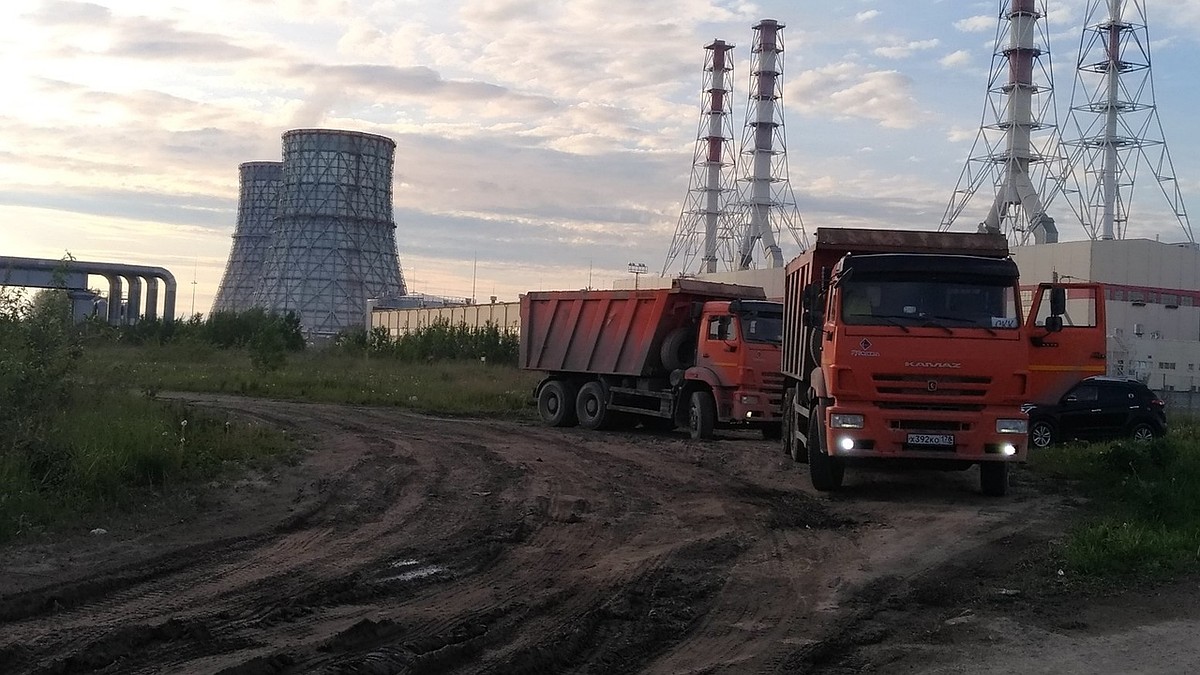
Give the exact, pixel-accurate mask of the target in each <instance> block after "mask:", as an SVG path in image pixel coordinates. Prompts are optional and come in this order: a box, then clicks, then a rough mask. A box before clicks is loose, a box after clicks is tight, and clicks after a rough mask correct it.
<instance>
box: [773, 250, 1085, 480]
mask: <svg viewBox="0 0 1200 675" xmlns="http://www.w3.org/2000/svg"><path fill="white" fill-rule="evenodd" d="M1101 291H1102V289H1101V288H1100V287H1099V286H1098V285H1096V284H1042V285H1041V286H1039V287H1037V288H1036V289H1027V290H1026V292H1025V293H1024V295H1025V296H1026V297H1028V298H1029V299H1030V300H1032V307H1031V310H1030V312H1029V313H1028V315H1025V314H1023V312H1022V295H1023V294H1022V290H1021V287H1020V285H1019V283H1018V273H1017V266H1016V264H1015V263H1014V262H1013V261H1012V259H1011V258H1010V257H1009V252H1008V243H1007V241H1006V240H1005V238H1004V237H1003V236H1001V235H999V234H975V233H952V232H912V231H893V230H858V229H837V228H820V229H818V230H817V236H816V243H815V245H814V246H813V247H812V248H810V249H809V250H808V251H806V252H805V253H803V254H802V255H800V256H799V257H797V258H796V259H795V260H793V261H792V262H791V263H790V264H789V265H788V266H787V271H786V278H785V291H784V330H783V358H782V371H783V374H784V380H785V381H784V403H783V406H784V410H785V414H784V428H783V444H784V450H785V451H786V452H788V453H789V454H791V456H792V457H793V458H794V459H795V460H796V461H799V462H808V464H809V473H810V476H811V480H812V483H813V486H814V487H816V488H817V489H818V490H834V489H837V488H839V487H840V486H841V484H842V478H843V474H844V469H845V467H846V466H851V465H855V464H864V465H869V464H871V463H880V462H882V463H887V464H891V465H901V464H911V465H913V466H916V467H925V468H936V469H965V468H969V467H970V466H972V465H975V464H978V465H979V467H980V485H981V488H982V490H983V492H984V493H986V494H992V495H1002V494H1004V493H1005V492H1006V491H1007V488H1008V468H1009V465H1010V464H1011V463H1012V462H1018V461H1022V460H1024V458H1025V456H1026V451H1027V432H1028V430H1027V423H1028V421H1027V418H1026V416H1025V415H1024V414H1023V413H1022V412H1021V405H1022V404H1023V403H1026V402H1030V401H1041V400H1048V399H1053V398H1055V397H1057V396H1058V395H1060V394H1061V393H1062V392H1063V391H1065V389H1066V388H1067V387H1069V386H1070V385H1071V384H1072V383H1074V382H1075V381H1078V380H1079V379H1080V378H1082V377H1084V376H1086V375H1090V374H1096V373H1097V372H1103V371H1104V356H1105V336H1104V315H1103V312H1104V303H1103V296H1102V293H1101ZM1068 297H1071V301H1070V302H1071V304H1070V307H1069V308H1068ZM1089 297H1090V298H1091V300H1090V301H1088V300H1087V298H1089ZM1068 309H1070V311H1068Z"/></svg>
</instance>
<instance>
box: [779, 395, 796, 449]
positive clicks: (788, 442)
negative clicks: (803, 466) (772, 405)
mask: <svg viewBox="0 0 1200 675" xmlns="http://www.w3.org/2000/svg"><path fill="white" fill-rule="evenodd" d="M795 402H796V390H795V389H785V390H784V392H783V403H782V404H781V408H782V409H781V410H780V411H779V412H780V414H782V415H783V422H782V425H783V426H782V428H781V429H780V432H779V435H780V437H781V438H782V439H783V442H782V443H781V445H782V446H783V454H785V455H788V456H790V457H791V458H792V459H794V460H796V461H797V462H798V461H800V458H798V457H796V446H797V445H799V443H797V442H796V412H795V411H794V410H792V406H793V405H794V404H795Z"/></svg>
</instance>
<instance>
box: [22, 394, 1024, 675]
mask: <svg viewBox="0 0 1200 675" xmlns="http://www.w3.org/2000/svg"><path fill="white" fill-rule="evenodd" d="M200 404H202V405H212V406H215V407H223V408H226V409H231V410H235V409H236V410H239V411H243V412H245V413H246V414H249V415H252V416H255V417H257V418H259V419H264V420H269V421H271V422H272V423H276V424H280V425H286V426H288V427H289V428H291V429H295V430H296V431H297V433H301V434H305V435H306V436H308V437H311V438H312V439H313V446H314V450H313V451H312V452H310V453H309V455H308V457H306V459H305V460H304V463H303V464H302V467H301V468H302V469H303V470H304V472H305V475H307V476H310V477H311V483H309V484H308V485H309V486H310V488H311V489H310V490H309V492H308V493H306V496H305V499H306V501H305V502H304V504H303V508H302V511H301V512H298V513H296V514H293V515H291V516H289V517H288V518H285V519H283V520H280V521H279V522H277V523H275V524H273V525H272V526H271V527H269V528H267V529H266V530H265V531H263V532H259V533H257V534H253V535H249V536H245V537H241V538H230V539H221V538H215V539H212V540H210V541H209V542H200V543H191V544H190V545H189V546H185V547H181V548H179V549H178V550H176V551H174V552H169V553H166V554H164V555H162V556H160V557H158V558H155V559H152V560H151V561H150V562H148V563H144V564H134V565H126V566H124V567H122V566H120V565H115V566H112V567H110V568H109V569H108V570H102V571H101V572H100V573H99V574H98V575H97V578H96V579H94V580H88V581H85V582H80V583H75V584H72V583H66V584H59V585H54V584H50V585H47V586H46V587H43V588H41V589H35V590H34V591H31V592H29V593H27V594H17V595H13V596H9V597H3V598H0V634H2V635H4V636H5V637H4V638H3V640H4V641H7V642H8V643H7V644H3V643H0V670H3V671H5V672H36V671H38V670H39V669H40V670H43V671H44V672H61V673H75V672H92V671H94V670H98V669H99V670H103V669H105V668H107V669H109V670H112V669H113V668H115V667H117V666H116V664H119V670H120V672H122V673H139V672H145V673H151V672H159V671H163V670H169V671H178V672H230V673H243V674H259V673H308V672H339V673H358V672H361V673H439V672H445V673H460V672H461V673H476V672H506V673H507V672H514V673H552V672H561V671H562V670H571V671H574V672H597V673H600V672H635V671H645V672H662V673H676V672H714V671H718V670H721V669H723V668H747V669H750V670H752V671H755V672H769V671H772V670H786V667H787V666H789V664H797V663H809V664H811V663H815V662H816V661H815V660H814V658H813V657H812V655H813V654H816V653H817V652H818V651H819V650H820V649H821V647H820V645H824V644H833V643H832V642H830V640H831V639H832V638H831V637H830V636H831V635H833V634H836V631H838V630H841V628H839V626H841V624H839V621H842V620H843V619H842V617H844V616H846V615H847V614H848V613H850V612H851V611H852V609H853V608H852V607H850V606H849V605H847V604H846V603H847V602H848V599H850V598H856V597H859V596H860V595H861V593H863V591H862V589H864V588H869V587H870V586H871V583H872V582H873V581H874V580H877V579H879V578H881V577H882V576H883V575H885V574H892V573H897V572H898V573H900V574H902V575H903V574H905V573H909V572H912V571H913V570H920V569H926V568H927V567H928V566H929V565H932V564H934V563H935V562H936V561H937V560H938V556H940V555H951V554H953V552H954V549H953V547H950V548H946V547H943V548H942V549H941V550H933V551H931V552H929V553H927V554H925V555H924V556H922V555H914V553H913V547H916V546H918V545H919V542H916V543H912V544H905V543H896V541H895V539H896V538H897V537H896V536H895V535H898V534H899V531H898V529H899V528H900V527H909V526H911V527H912V530H913V531H914V532H916V535H915V536H917V537H926V538H929V537H934V538H936V536H937V535H938V534H939V532H938V530H939V528H941V529H942V530H946V531H948V532H950V533H954V534H957V535H959V536H962V537H964V541H966V542H968V543H969V542H970V541H972V537H974V538H976V539H978V538H980V537H985V536H986V535H985V534H984V533H983V532H981V529H982V528H984V527H993V528H994V527H996V526H998V525H1001V526H1002V525H1004V524H1005V523H1007V522H1011V521H1012V520H1013V519H1014V518H1017V517H1019V515H1020V514H1021V513H1022V509H1023V508H1026V507H1022V506H1020V505H1017V506H1015V507H1014V506H1011V505H1009V506H1006V507H1004V508H1001V509H999V511H998V512H997V513H996V514H995V515H994V516H988V517H985V518H983V519H982V521H981V522H973V521H972V520H971V515H972V514H971V512H972V511H978V505H976V504H969V505H967V506H966V507H965V508H964V507H963V505H961V504H957V503H956V502H955V500H956V499H958V497H956V496H951V497H949V498H943V497H939V498H935V499H934V500H933V501H932V504H925V503H917V504H915V505H914V504H912V503H911V498H909V497H905V496H904V495H903V494H901V496H900V498H899V499H891V498H889V497H884V498H880V499H875V500H874V501H872V500H870V499H862V500H854V499H847V500H843V499H828V498H823V497H822V498H818V497H814V496H812V495H811V494H809V493H807V492H804V491H802V490H799V489H797V486H796V484H798V483H800V481H801V476H800V472H799V471H797V470H796V469H795V467H793V466H792V465H791V464H790V461H789V462H788V463H783V462H782V461H781V460H780V458H779V457H778V452H777V449H776V448H774V447H773V446H768V445H767V444H764V443H761V442H749V443H747V442H743V441H738V440H728V441H719V442H716V443H712V444H697V443H694V442H692V441H690V440H687V439H684V438H681V437H679V436H677V435H661V434H641V433H636V432H635V433H630V434H621V433H615V434H597V433H588V432H584V431H581V430H559V429H546V428H542V427H528V426H522V425H520V424H514V423H510V422H503V421H490V420H444V419H437V418H432V417H423V416H417V415H412V414H409V413H404V412H400V411H394V410H387V409H373V408H358V407H339V406H329V405H314V404H298V403H286V402H272V401H261V400H243V399H236V398H230V397H208V398H204V397H201V399H200ZM901 492H902V491H901ZM941 511H950V512H951V513H950V515H942V516H937V514H938V513H939V512H941ZM923 521H929V522H926V523H925V524H924V525H923V526H918V525H920V524H921V523H922V522H923ZM892 522H894V523H897V524H898V525H897V529H896V531H891V530H889V528H888V527H887V526H886V524H887V523H892ZM931 533H932V534H931ZM182 540H183V541H186V537H185V536H184V537H182ZM847 569H851V573H849V574H848V573H847V572H846V570H847ZM906 570H907V572H906ZM56 597H65V598H68V599H67V601H66V602H60V603H59V604H57V605H55V604H53V603H50V602H49V600H50V599H52V598H56ZM855 607H857V606H855ZM855 611H857V610H855ZM181 626H182V627H186V630H183V629H181V628H180V627H181ZM831 631H833V633H831Z"/></svg>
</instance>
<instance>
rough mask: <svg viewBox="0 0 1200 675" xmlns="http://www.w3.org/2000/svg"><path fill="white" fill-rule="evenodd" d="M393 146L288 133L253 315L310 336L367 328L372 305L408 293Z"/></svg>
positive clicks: (325, 132) (361, 138) (340, 135)
mask: <svg viewBox="0 0 1200 675" xmlns="http://www.w3.org/2000/svg"><path fill="white" fill-rule="evenodd" d="M395 147H396V143H395V142H394V141H392V139H390V138H386V137H384V136H377V135H374V134H365V133H359V132H352V131H336V130H329V129H296V130H292V131H288V132H286V133H284V134H283V183H282V187H281V189H280V196H279V210H278V214H277V216H276V219H275V228H274V231H273V233H272V240H271V244H270V249H269V251H268V255H267V258H266V261H265V263H264V265H263V280H262V286H261V287H260V289H259V292H258V293H257V294H256V295H255V303H256V305H257V306H261V307H264V308H266V309H268V310H270V311H273V312H279V313H283V312H296V313H297V314H298V315H299V317H300V321H301V324H302V326H303V327H304V330H305V331H306V332H307V333H308V334H310V335H316V336H331V335H335V334H337V333H338V332H339V331H341V330H344V329H346V328H352V327H357V326H362V325H363V317H364V314H365V312H366V307H367V300H368V299H371V298H394V297H398V296H401V295H404V294H405V285H404V277H403V275H402V273H401V271H400V261H399V256H398V255H397V252H396V232H395V230H396V225H395V221H394V218H393V215H392V167H393V161H394V154H395Z"/></svg>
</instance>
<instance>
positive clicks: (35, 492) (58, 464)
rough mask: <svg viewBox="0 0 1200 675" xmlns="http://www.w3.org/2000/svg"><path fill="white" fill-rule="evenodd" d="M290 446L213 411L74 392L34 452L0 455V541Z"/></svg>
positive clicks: (275, 434) (263, 429)
mask: <svg viewBox="0 0 1200 675" xmlns="http://www.w3.org/2000/svg"><path fill="white" fill-rule="evenodd" d="M292 448H293V444H292V443H291V442H290V441H289V440H288V438H287V436H286V434H284V433H283V432H282V431H280V430H278V429H274V428H271V427H268V426H265V425H261V424H257V423H254V422H249V421H246V420H242V419H237V418H234V417H229V416H226V415H224V414H221V413H215V412H211V411H207V410H196V409H192V408H189V407H187V406H184V405H182V404H178V403H165V402H161V401H153V400H149V399H147V398H145V397H142V396H137V395H134V394H131V393H124V392H118V391H102V392H100V393H99V394H98V395H96V396H94V397H88V398H86V399H84V398H82V397H79V396H78V395H77V396H76V397H74V398H73V400H72V401H71V403H70V404H68V406H66V407H65V408H64V409H63V410H61V411H59V412H58V413H57V414H56V415H55V416H54V417H53V419H52V420H51V422H50V425H49V432H48V434H47V436H46V438H45V439H44V441H43V443H41V444H40V445H39V446H38V447H37V448H36V449H35V450H32V451H29V452H25V453H7V454H4V455H3V456H0V541H2V540H5V539H9V538H11V537H13V536H17V535H20V534H27V533H31V532H38V531H42V530H44V529H46V528H51V527H56V526H60V525H62V524H64V523H66V522H71V521H75V520H78V519H79V518H80V516H82V515H83V514H87V513H93V514H94V513H97V512H100V513H102V512H105V511H109V510H112V509H123V508H128V507H130V506H133V505H136V504H140V503H142V502H143V501H144V498H145V497H146V496H147V495H150V494H159V495H161V494H162V493H163V492H165V491H169V490H171V489H173V488H176V487H179V486H181V485H183V484H185V483H188V482H190V481H197V480H203V479H208V478H212V477H214V476H216V475H218V474H220V473H222V472H223V471H225V470H226V469H228V468H230V467H233V466H242V467H244V466H245V465H246V464H247V463H255V462H257V461H259V460H266V459H267V458H271V457H275V456H278V455H280V454H281V453H285V452H287V451H289V450H291V449H292Z"/></svg>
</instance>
